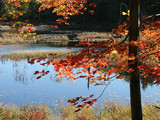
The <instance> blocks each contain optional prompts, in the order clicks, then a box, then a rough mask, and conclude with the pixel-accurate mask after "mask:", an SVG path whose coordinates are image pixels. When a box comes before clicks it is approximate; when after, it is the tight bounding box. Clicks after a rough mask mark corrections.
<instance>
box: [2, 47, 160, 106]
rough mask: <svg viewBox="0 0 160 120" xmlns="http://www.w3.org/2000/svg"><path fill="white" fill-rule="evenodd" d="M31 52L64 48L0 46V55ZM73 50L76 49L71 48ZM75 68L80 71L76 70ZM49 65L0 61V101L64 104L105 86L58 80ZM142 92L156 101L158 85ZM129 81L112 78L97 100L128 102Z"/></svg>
mask: <svg viewBox="0 0 160 120" xmlns="http://www.w3.org/2000/svg"><path fill="white" fill-rule="evenodd" d="M28 50H31V51H34V50H67V48H66V47H49V46H47V45H36V44H35V45H23V46H22V45H8V46H1V47H0V55H2V54H4V53H8V52H13V51H28ZM73 50H76V49H73ZM42 69H48V70H50V73H49V74H48V75H46V76H44V77H42V78H41V79H38V80H37V79H36V77H37V76H35V75H33V74H34V72H35V71H37V70H40V71H41V70H42ZM75 71H80V69H76V70H75ZM55 74H56V73H55V71H54V68H53V66H49V67H47V68H44V67H42V66H40V65H39V64H37V63H36V64H33V65H31V64H29V63H28V62H27V59H26V60H20V61H12V60H4V59H1V61H0V103H2V104H14V105H16V106H21V105H23V104H38V105H39V104H46V105H48V106H49V107H52V106H55V105H57V104H58V103H59V102H62V103H65V102H66V101H67V100H68V99H69V98H75V97H78V96H89V95H91V94H94V96H95V98H96V97H98V96H99V95H100V94H101V93H102V91H103V89H104V88H105V86H103V85H102V86H94V85H90V88H89V89H88V88H87V80H86V79H82V78H81V79H78V80H77V81H73V82H70V81H66V80H65V78H64V79H63V80H62V81H58V80H57V79H56V78H55ZM141 91H142V101H143V102H150V103H151V102H160V86H158V85H152V86H148V87H147V88H146V89H145V90H143V89H141ZM129 94H130V93H129V84H128V82H126V81H125V80H120V79H117V80H114V81H113V82H112V83H111V84H110V85H109V86H108V87H107V88H106V90H105V92H104V93H103V96H102V97H101V98H99V99H98V103H99V104H102V103H103V101H104V100H105V99H109V100H115V99H118V100H119V101H120V102H124V103H127V104H128V103H129Z"/></svg>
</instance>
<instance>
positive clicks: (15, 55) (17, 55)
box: [1, 50, 75, 60]
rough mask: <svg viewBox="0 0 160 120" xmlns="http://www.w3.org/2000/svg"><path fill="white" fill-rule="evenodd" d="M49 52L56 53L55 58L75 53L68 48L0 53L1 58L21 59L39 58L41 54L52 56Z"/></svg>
mask: <svg viewBox="0 0 160 120" xmlns="http://www.w3.org/2000/svg"><path fill="white" fill-rule="evenodd" d="M49 53H52V54H57V56H56V57H55V58H57V57H58V58H63V57H66V56H67V55H70V54H75V52H73V51H70V50H41V51H22V52H12V53H7V54H3V55H1V58H2V59H5V60H8V59H11V60H22V59H26V58H39V57H41V56H43V57H47V58H53V57H52V56H50V55H48V54H49Z"/></svg>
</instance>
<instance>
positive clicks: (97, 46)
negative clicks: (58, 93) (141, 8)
mask: <svg viewBox="0 0 160 120" xmlns="http://www.w3.org/2000/svg"><path fill="white" fill-rule="evenodd" d="M8 2H11V3H13V4H14V6H15V8H18V7H20V5H21V2H25V1H22V0H20V1H19V0H17V1H15V0H13V1H12V0H10V1H8ZM27 2H29V1H27ZM37 2H38V3H39V4H40V7H39V12H41V11H42V10H46V9H49V8H53V11H52V12H53V13H56V14H57V15H59V16H63V19H60V18H59V19H57V22H58V23H60V24H62V23H65V24H66V25H69V23H68V22H67V20H68V19H69V18H70V16H72V15H78V14H83V10H84V9H85V8H84V5H85V4H86V3H87V0H69V1H68V0H51V1H48V0H47V1H46V0H40V1H39V0H37ZM89 6H92V7H93V8H95V7H96V5H95V4H94V3H91V4H90V5H89ZM17 12H18V11H17ZM89 13H91V14H93V13H94V10H89ZM17 14H20V15H21V14H22V13H20V12H19V13H17ZM122 14H124V15H128V16H129V12H128V13H124V12H123V13H122ZM127 19H128V18H127ZM142 21H143V23H141V26H140V37H139V39H138V40H137V41H132V42H129V41H128V36H129V35H128V28H129V25H128V21H127V22H124V23H123V24H122V25H119V26H118V27H117V28H116V29H113V34H114V35H115V36H116V37H112V36H111V37H110V38H108V40H106V41H105V42H96V43H95V42H93V38H91V39H90V41H87V40H85V39H83V41H81V42H79V43H78V44H77V45H76V46H81V50H80V52H79V53H77V54H76V55H70V56H67V57H66V59H52V60H48V59H47V58H44V57H41V58H39V59H32V60H31V61H30V63H31V64H34V63H35V62H39V63H40V65H42V66H49V65H52V66H53V67H54V69H55V71H56V72H57V74H56V77H58V78H59V79H62V78H63V77H66V78H67V80H70V81H74V80H77V79H80V78H81V79H87V80H88V84H94V85H95V86H97V85H106V84H107V83H108V82H109V81H111V80H112V79H115V78H116V79H123V76H124V73H129V72H134V71H135V70H134V69H132V68H129V67H128V66H129V64H132V63H131V62H130V63H128V61H132V62H134V61H135V59H136V60H138V62H139V65H138V70H139V73H140V77H141V79H144V80H146V81H147V80H152V81H153V82H154V83H155V84H159V83H160V35H159V34H160V21H154V20H153V22H150V21H147V20H145V17H144V18H143V19H142ZM16 24H17V23H16ZM21 24H22V25H23V23H21ZM21 24H20V25H21ZM52 27H54V26H52ZM21 32H23V33H26V31H25V32H24V31H20V33H21ZM30 32H32V29H31V28H28V30H27V33H30ZM120 38H121V39H120ZM129 45H130V46H137V47H138V52H139V56H134V55H129V53H128V51H129ZM50 55H52V56H55V55H53V54H50ZM76 68H80V70H81V71H80V72H74V69H76ZM48 73H49V71H45V70H42V71H35V73H34V74H35V75H37V79H40V78H41V77H42V76H44V75H46V74H48ZM92 97H93V95H91V96H89V97H77V98H75V99H74V98H72V99H69V100H68V102H70V103H72V105H76V106H77V107H78V109H77V110H76V112H78V111H79V110H81V108H83V107H84V106H86V107H89V106H91V105H92V104H93V103H94V102H96V101H97V98H94V99H92ZM78 101H79V102H80V103H81V104H79V103H78Z"/></svg>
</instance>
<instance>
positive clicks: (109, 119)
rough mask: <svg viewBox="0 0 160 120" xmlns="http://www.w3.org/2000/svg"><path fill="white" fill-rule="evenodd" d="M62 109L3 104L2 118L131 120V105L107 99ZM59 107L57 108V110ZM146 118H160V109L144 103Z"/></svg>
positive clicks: (61, 107) (11, 119) (0, 110)
mask: <svg viewBox="0 0 160 120" xmlns="http://www.w3.org/2000/svg"><path fill="white" fill-rule="evenodd" d="M59 106H60V109H57V108H53V109H52V110H51V109H49V108H48V107H47V106H45V105H41V106H30V105H28V106H22V107H21V108H18V107H15V106H7V105H4V106H1V105H0V120H131V114H130V107H129V106H128V105H125V104H116V103H115V102H109V101H107V102H106V103H105V104H104V106H98V105H97V106H94V107H93V108H92V107H90V108H89V109H87V108H84V109H82V110H81V111H80V112H77V113H75V112H74V110H75V107H73V106H69V105H59ZM56 109H57V110H56ZM143 117H144V120H160V110H159V108H156V107H155V106H152V105H149V104H144V105H143Z"/></svg>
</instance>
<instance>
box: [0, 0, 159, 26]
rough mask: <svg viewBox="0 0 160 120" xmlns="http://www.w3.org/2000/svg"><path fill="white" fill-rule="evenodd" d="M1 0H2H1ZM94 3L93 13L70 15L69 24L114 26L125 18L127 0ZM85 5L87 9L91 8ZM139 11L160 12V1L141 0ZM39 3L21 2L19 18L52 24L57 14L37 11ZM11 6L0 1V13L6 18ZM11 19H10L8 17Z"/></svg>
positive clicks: (92, 0) (106, 0)
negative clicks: (22, 11) (21, 13)
mask: <svg viewBox="0 0 160 120" xmlns="http://www.w3.org/2000/svg"><path fill="white" fill-rule="evenodd" d="M1 1H3V0H1ZM91 2H95V3H96V8H94V10H95V12H94V14H93V15H91V14H90V13H88V10H86V9H84V14H83V15H78V16H73V17H71V20H70V23H71V25H84V26H85V25H88V26H89V25H90V26H92V25H97V26H106V27H109V28H112V27H116V25H118V24H119V22H121V23H122V22H123V21H125V20H126V17H125V16H122V15H121V12H122V11H125V12H126V11H127V9H128V6H129V5H128V3H129V0H91ZM89 4H90V3H88V4H87V5H86V7H87V9H93V8H90V7H89ZM141 4H142V7H141V13H142V15H152V14H157V13H160V7H159V6H160V1H159V0H141ZM39 6H40V5H39V4H37V2H36V0H32V2H30V3H23V4H22V8H21V9H23V10H24V11H25V14H24V15H23V17H20V18H19V20H23V19H29V20H30V21H31V22H33V23H34V24H53V23H55V21H56V19H57V18H59V16H56V14H53V13H52V9H49V10H45V11H41V12H38V8H39ZM13 10H14V9H13V6H12V5H9V4H7V3H4V2H0V15H3V14H4V13H5V14H6V15H7V17H8V18H11V17H10V14H9V13H10V12H11V11H13ZM9 20H11V19H9Z"/></svg>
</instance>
